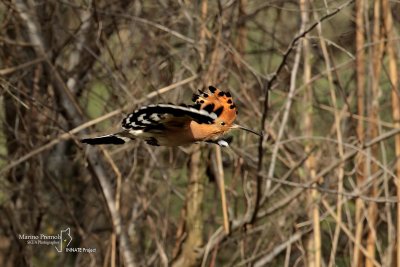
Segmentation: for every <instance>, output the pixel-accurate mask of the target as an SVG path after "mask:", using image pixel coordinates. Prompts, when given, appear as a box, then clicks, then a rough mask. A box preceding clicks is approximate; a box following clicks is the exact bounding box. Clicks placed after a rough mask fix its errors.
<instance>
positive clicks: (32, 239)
mask: <svg viewBox="0 0 400 267" xmlns="http://www.w3.org/2000/svg"><path fill="white" fill-rule="evenodd" d="M18 239H20V240H26V244H27V245H40V246H48V245H52V246H54V248H55V249H56V250H57V252H58V253H62V252H67V253H95V252H96V248H88V247H70V244H71V242H72V236H71V229H70V228H69V227H68V228H66V229H65V230H61V231H60V233H59V234H57V235H46V234H39V235H27V234H18Z"/></svg>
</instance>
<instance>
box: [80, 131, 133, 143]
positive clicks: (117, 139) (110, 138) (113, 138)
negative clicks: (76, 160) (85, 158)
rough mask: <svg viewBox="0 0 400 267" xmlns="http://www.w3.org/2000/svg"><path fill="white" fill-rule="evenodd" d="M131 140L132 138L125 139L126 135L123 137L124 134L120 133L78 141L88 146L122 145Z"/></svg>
mask: <svg viewBox="0 0 400 267" xmlns="http://www.w3.org/2000/svg"><path fill="white" fill-rule="evenodd" d="M131 140H132V138H130V137H127V136H126V135H124V133H122V132H121V133H115V134H108V135H103V136H99V137H93V138H84V139H81V140H80V141H81V142H82V143H84V144H89V145H123V144H125V143H127V142H129V141H131Z"/></svg>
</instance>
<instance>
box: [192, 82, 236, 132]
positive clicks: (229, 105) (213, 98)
mask: <svg viewBox="0 0 400 267" xmlns="http://www.w3.org/2000/svg"><path fill="white" fill-rule="evenodd" d="M208 89H209V91H210V92H209V93H205V92H203V91H200V90H199V91H200V94H194V95H193V98H192V100H193V102H195V103H196V105H199V109H200V110H206V111H208V112H214V113H215V114H216V115H217V120H220V121H223V122H224V123H225V124H226V126H230V125H231V124H232V123H233V122H234V121H235V119H236V115H237V113H238V111H237V107H236V105H235V104H234V103H233V100H232V96H231V94H230V93H229V92H223V91H221V90H219V89H217V88H215V87H213V86H209V87H208Z"/></svg>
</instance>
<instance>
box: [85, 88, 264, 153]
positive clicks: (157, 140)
mask: <svg viewBox="0 0 400 267" xmlns="http://www.w3.org/2000/svg"><path fill="white" fill-rule="evenodd" d="M208 89H209V92H203V91H201V90H199V94H194V95H193V98H192V101H193V102H194V104H192V105H185V104H181V105H172V104H157V105H148V106H144V107H141V108H139V109H137V110H135V111H134V112H133V113H131V114H129V115H128V116H127V117H126V118H125V119H123V121H122V128H123V130H122V131H120V132H118V133H114V134H109V135H104V136H99V137H94V138H85V139H82V140H81V142H82V143H85V144H90V145H101V144H114V145H121V144H125V143H127V142H129V141H131V140H134V139H136V138H139V139H143V140H144V141H145V142H146V143H147V144H149V145H153V146H170V147H172V146H183V145H188V144H192V143H197V142H207V143H215V144H218V145H220V146H222V147H227V146H229V144H228V142H229V138H226V137H225V134H226V133H228V132H229V131H230V130H231V129H242V130H245V131H248V132H251V133H254V134H256V135H258V136H262V135H261V134H259V133H257V132H255V131H253V130H250V129H248V128H246V127H243V126H240V125H238V124H234V123H233V122H234V121H235V119H236V116H237V114H238V111H237V107H236V105H235V104H234V103H233V100H232V96H231V94H230V93H229V92H223V91H221V90H219V89H217V88H215V87H213V86H209V88H208Z"/></svg>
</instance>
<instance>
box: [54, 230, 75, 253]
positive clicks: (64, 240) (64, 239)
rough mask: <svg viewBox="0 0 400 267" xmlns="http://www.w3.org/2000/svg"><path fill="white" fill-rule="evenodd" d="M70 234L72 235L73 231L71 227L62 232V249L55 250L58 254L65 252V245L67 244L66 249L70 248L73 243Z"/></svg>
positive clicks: (60, 244) (60, 245)
mask: <svg viewBox="0 0 400 267" xmlns="http://www.w3.org/2000/svg"><path fill="white" fill-rule="evenodd" d="M70 233H71V229H69V227H68V228H67V229H65V230H61V233H60V237H61V238H60V243H59V245H58V246H59V247H60V248H58V247H57V246H55V248H56V250H57V251H58V252H62V251H63V245H64V244H65V248H67V247H68V246H69V244H70V243H71V241H72V237H71V235H70Z"/></svg>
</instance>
